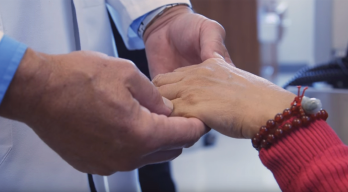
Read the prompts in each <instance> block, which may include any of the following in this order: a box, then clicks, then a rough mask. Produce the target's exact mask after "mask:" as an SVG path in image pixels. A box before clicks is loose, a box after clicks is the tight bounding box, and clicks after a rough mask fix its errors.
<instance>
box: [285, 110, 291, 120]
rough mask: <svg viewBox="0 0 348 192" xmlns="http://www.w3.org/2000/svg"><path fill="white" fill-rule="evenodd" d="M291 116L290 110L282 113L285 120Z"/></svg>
mask: <svg viewBox="0 0 348 192" xmlns="http://www.w3.org/2000/svg"><path fill="white" fill-rule="evenodd" d="M290 116H291V111H290V109H285V110H284V111H283V118H284V119H286V118H289V117H290Z"/></svg>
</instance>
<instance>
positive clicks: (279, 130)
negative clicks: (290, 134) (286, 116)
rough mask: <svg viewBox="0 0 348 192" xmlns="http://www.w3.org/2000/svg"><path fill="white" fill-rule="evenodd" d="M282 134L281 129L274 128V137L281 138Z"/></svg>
mask: <svg viewBox="0 0 348 192" xmlns="http://www.w3.org/2000/svg"><path fill="white" fill-rule="evenodd" d="M282 135H283V130H281V129H276V130H275V132H274V136H275V137H276V139H279V138H281V137H282Z"/></svg>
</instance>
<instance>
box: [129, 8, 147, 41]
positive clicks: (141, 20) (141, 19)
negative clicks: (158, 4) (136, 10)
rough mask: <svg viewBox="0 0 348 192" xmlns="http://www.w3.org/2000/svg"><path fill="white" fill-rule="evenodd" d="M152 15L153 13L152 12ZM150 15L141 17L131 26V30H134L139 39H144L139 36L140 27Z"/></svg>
mask: <svg viewBox="0 0 348 192" xmlns="http://www.w3.org/2000/svg"><path fill="white" fill-rule="evenodd" d="M150 13H151V12H150ZM148 15H149V13H147V14H145V15H143V16H141V17H139V18H138V19H136V20H134V21H133V23H132V24H131V25H130V28H131V29H132V31H133V32H134V33H135V34H136V35H137V36H138V37H139V38H142V37H140V36H139V35H138V29H139V27H140V24H141V22H143V20H144V19H145V18H146V17H147V16H148Z"/></svg>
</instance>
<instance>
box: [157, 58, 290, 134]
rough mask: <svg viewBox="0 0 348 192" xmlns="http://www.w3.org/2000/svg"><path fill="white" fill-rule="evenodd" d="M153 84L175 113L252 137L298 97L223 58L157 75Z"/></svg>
mask: <svg viewBox="0 0 348 192" xmlns="http://www.w3.org/2000/svg"><path fill="white" fill-rule="evenodd" d="M153 83H154V84H155V85H156V86H157V87H158V90H159V91H160V93H161V94H162V96H164V97H166V98H168V99H169V100H171V101H172V102H173V104H174V110H173V112H172V116H183V117H196V118H198V119H200V120H202V121H203V122H204V123H205V124H206V125H207V126H209V127H211V128H213V129H216V130H217V131H219V132H220V133H222V134H224V135H227V136H230V137H235V138H252V137H253V136H254V135H255V134H256V133H257V132H258V131H259V128H260V126H262V125H265V124H266V121H267V120H269V119H272V118H274V116H275V114H277V113H280V112H282V111H283V110H284V109H285V108H288V107H289V106H290V103H291V102H292V101H293V99H294V98H295V95H294V94H293V93H290V92H288V91H286V90H284V89H282V88H280V87H278V86H276V85H274V84H273V83H271V82H269V81H267V80H265V79H263V78H261V77H258V76H255V75H253V74H250V73H248V72H246V71H243V70H241V69H238V68H236V67H233V66H231V65H229V64H228V63H226V62H225V61H224V59H223V58H222V57H221V58H220V59H208V60H207V61H205V62H203V63H202V64H199V65H194V66H188V67H183V68H180V69H176V70H174V72H172V73H167V74H161V75H157V76H156V77H155V78H154V80H153Z"/></svg>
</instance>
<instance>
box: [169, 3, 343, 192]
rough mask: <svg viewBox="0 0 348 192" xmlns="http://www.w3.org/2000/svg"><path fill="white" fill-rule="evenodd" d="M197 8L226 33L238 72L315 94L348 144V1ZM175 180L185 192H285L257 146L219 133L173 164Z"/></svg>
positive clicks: (220, 5) (224, 4) (310, 94)
mask: <svg viewBox="0 0 348 192" xmlns="http://www.w3.org/2000/svg"><path fill="white" fill-rule="evenodd" d="M191 2H192V4H193V8H194V10H195V11H196V12H198V13H200V14H202V15H205V16H207V17H209V18H212V19H214V20H216V21H218V22H219V23H221V24H222V25H223V26H224V28H225V30H226V33H227V36H226V46H227V49H228V50H229V52H230V55H231V58H232V60H233V62H234V63H235V65H236V66H237V67H239V68H242V69H244V70H247V71H249V72H251V73H254V74H257V75H261V76H263V77H264V78H267V79H268V80H270V81H272V82H274V83H276V84H278V85H280V86H286V85H287V84H290V85H291V82H292V84H293V85H297V84H303V85H308V86H311V87H312V88H311V89H310V90H309V92H308V95H309V96H311V97H317V98H319V99H321V100H322V102H323V106H324V107H325V108H326V109H327V110H328V112H329V114H331V116H330V117H329V119H328V122H329V124H330V125H331V126H333V127H334V129H335V131H336V132H337V133H338V134H339V136H340V137H341V139H343V141H344V142H345V143H346V144H348V130H347V129H346V128H345V127H348V121H347V120H344V119H345V118H339V116H338V114H341V117H346V116H347V112H345V110H344V109H346V108H347V107H348V91H346V89H347V83H346V82H347V77H348V71H347V67H348V65H347V60H345V59H342V58H343V57H344V56H345V55H346V50H347V45H348V11H347V10H348V0H191ZM319 66H321V67H319ZM323 66H324V67H323ZM337 66H339V67H337ZM316 68H320V69H321V70H319V69H318V70H317V69H316ZM334 69H335V70H336V71H333V70H334ZM298 71H300V72H298ZM308 71H311V72H316V73H314V74H312V73H311V74H309V73H308ZM334 72H335V73H334ZM325 73H333V74H325ZM330 75H331V76H330ZM340 75H341V76H340ZM296 78H297V79H296ZM301 78H302V79H301ZM335 78H336V79H335ZM290 81H291V82H290ZM286 88H288V89H289V90H292V91H296V90H294V89H293V88H292V87H291V86H287V87H286ZM172 175H173V179H174V182H175V184H176V188H177V191H179V192H188V191H190V192H195V191H196V192H212V191H216V192H219V191H221V192H223V191H268V192H271V191H280V189H279V187H278V185H277V183H276V182H275V180H274V178H273V175H272V174H271V172H270V171H268V170H267V169H266V168H265V167H264V166H263V165H262V164H261V162H260V160H259V158H258V152H257V151H255V150H254V149H253V148H252V147H251V143H250V141H249V140H238V139H231V138H227V137H225V136H222V135H220V134H218V133H214V132H212V133H210V134H209V135H207V136H206V137H205V138H202V139H201V141H199V142H198V143H197V144H196V145H195V146H194V147H193V148H190V149H187V150H186V151H184V153H183V155H181V156H180V157H178V158H177V159H175V160H174V161H173V162H172Z"/></svg>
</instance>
